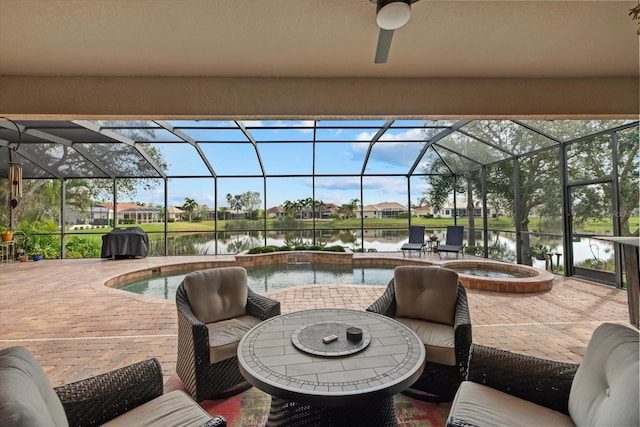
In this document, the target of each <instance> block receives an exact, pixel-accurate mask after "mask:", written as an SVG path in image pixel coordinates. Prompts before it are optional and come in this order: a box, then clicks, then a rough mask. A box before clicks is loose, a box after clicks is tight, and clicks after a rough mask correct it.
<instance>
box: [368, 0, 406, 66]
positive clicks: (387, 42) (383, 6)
mask: <svg viewBox="0 0 640 427" xmlns="http://www.w3.org/2000/svg"><path fill="white" fill-rule="evenodd" d="M369 1H371V3H373V4H375V5H376V22H377V24H378V26H379V27H380V33H379V34H378V46H377V47H376V58H375V61H374V62H375V63H376V64H384V63H385V62H387V57H388V56H389V48H390V47H391V39H393V31H394V30H397V29H398V28H400V27H402V26H403V25H404V24H406V23H407V22H409V18H411V4H412V3H415V2H417V1H418V0H369Z"/></svg>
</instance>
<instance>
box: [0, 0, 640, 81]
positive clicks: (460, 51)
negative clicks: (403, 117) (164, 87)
mask: <svg viewBox="0 0 640 427" xmlns="http://www.w3.org/2000/svg"><path fill="white" fill-rule="evenodd" d="M636 4H637V2H636V1H434V0H420V1H418V2H417V3H415V4H414V5H413V7H412V17H411V20H410V21H409V23H408V24H407V25H406V26H405V27H403V28H401V29H399V30H397V31H396V32H395V35H394V39H393V42H392V45H391V51H390V55H389V59H388V62H387V63H386V64H374V61H373V59H374V53H375V47H376V42H377V35H378V27H377V25H376V22H375V10H376V8H375V5H373V4H372V3H371V2H370V1H369V0H201V1H197V0H183V1H170V0H154V1H150V0H149V1H145V0H132V1H122V0H115V1H114V0H91V1H88V0H87V1H57V0H29V1H18V0H0V75H2V74H4V75H26V76H40V75H61V76H77V75H86V76H234V77H449V78H450V77H533V78H541V77H542V78H555V77H571V78H574V77H638V68H639V59H638V55H639V52H638V40H639V38H638V35H637V34H636V30H637V22H638V21H634V20H632V19H631V17H630V16H629V9H630V8H632V7H633V6H635V5H636Z"/></svg>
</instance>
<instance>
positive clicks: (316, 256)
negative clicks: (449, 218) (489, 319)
mask: <svg viewBox="0 0 640 427" xmlns="http://www.w3.org/2000/svg"><path fill="white" fill-rule="evenodd" d="M290 262H311V263H314V262H315V263H323V262H324V263H333V264H340V265H347V264H349V265H353V266H362V265H368V266H398V265H436V266H441V267H445V268H446V267H471V268H473V267H479V266H483V267H486V266H493V267H497V268H498V269H500V270H504V271H507V272H509V271H511V272H518V273H528V274H531V277H518V278H499V280H496V278H494V277H481V276H472V275H467V274H459V275H458V276H459V280H460V283H462V285H463V286H465V287H466V288H468V289H477V290H482V291H491V292H500V293H538V292H545V291H549V290H551V287H552V284H553V280H554V278H555V275H554V274H553V273H551V272H548V271H546V270H541V269H539V268H536V267H532V266H526V265H522V264H510V263H506V262H501V261H495V260H489V259H486V258H477V257H468V258H467V259H455V260H453V259H451V260H448V259H438V260H437V261H436V260H434V259H426V257H425V259H423V258H422V257H420V258H404V257H403V258H397V257H393V256H391V255H389V256H387V257H385V256H384V254H381V253H373V254H368V253H359V254H358V256H357V257H354V253H353V252H351V251H350V250H345V252H330V251H282V252H270V253H266V254H248V253H246V252H242V253H239V254H236V255H234V256H233V257H231V258H228V259H227V260H212V261H202V260H199V261H194V262H180V263H175V264H166V265H158V266H154V267H148V268H144V269H140V270H135V271H130V272H125V273H122V274H119V275H116V276H113V277H110V278H109V279H107V280H106V281H105V282H104V283H103V287H106V288H109V289H111V290H113V291H117V292H123V293H124V292H126V291H121V290H120V289H117V287H118V286H119V285H121V284H124V283H125V282H129V281H131V280H135V279H139V280H142V279H145V278H148V277H151V276H152V275H153V274H157V273H173V272H181V271H189V270H194V269H207V268H218V267H230V266H241V267H259V266H265V265H273V264H287V263H290ZM301 286H304V285H301ZM126 293H128V294H132V295H134V296H137V298H135V299H138V298H140V299H144V300H150V299H151V300H157V299H156V298H152V297H148V296H144V295H139V294H133V293H131V292H126Z"/></svg>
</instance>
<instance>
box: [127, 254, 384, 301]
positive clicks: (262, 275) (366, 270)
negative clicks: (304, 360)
mask: <svg viewBox="0 0 640 427" xmlns="http://www.w3.org/2000/svg"><path fill="white" fill-rule="evenodd" d="M393 268H394V267H391V266H354V265H338V264H319V263H291V264H273V265H265V266H261V267H246V270H247V283H248V285H249V288H251V290H253V291H255V292H258V293H264V292H268V291H273V290H278V289H284V288H289V287H292V286H300V285H327V284H344V285H380V286H386V285H387V284H388V283H389V280H391V279H392V278H393ZM188 273H189V272H188V271H187V272H185V271H183V272H180V273H177V274H169V275H167V274H164V275H163V274H159V273H154V275H152V276H151V277H149V278H145V279H137V280H136V281H135V282H130V283H125V284H122V285H119V286H117V288H118V289H121V290H124V291H128V292H133V293H136V294H139V295H145V296H148V297H152V298H158V299H166V300H174V299H175V296H176V289H177V288H178V285H179V284H180V282H182V279H184V276H185V275H187V274H188Z"/></svg>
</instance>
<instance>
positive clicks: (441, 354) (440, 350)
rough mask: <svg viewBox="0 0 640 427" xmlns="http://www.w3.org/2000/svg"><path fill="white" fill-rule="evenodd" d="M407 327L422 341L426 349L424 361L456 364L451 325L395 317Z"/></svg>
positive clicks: (453, 335) (453, 333) (453, 334)
mask: <svg viewBox="0 0 640 427" xmlns="http://www.w3.org/2000/svg"><path fill="white" fill-rule="evenodd" d="M395 319H396V320H397V321H398V322H401V323H403V324H405V325H406V326H408V327H409V329H411V330H412V331H413V332H415V333H416V335H418V337H419V338H420V339H421V340H422V342H423V343H424V348H425V350H426V356H425V361H427V362H432V363H439V364H441V365H449V366H455V365H456V349H455V332H454V330H453V326H450V325H443V324H441V323H433V322H427V321H426V320H418V319H409V318H408V317H396V318H395Z"/></svg>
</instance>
